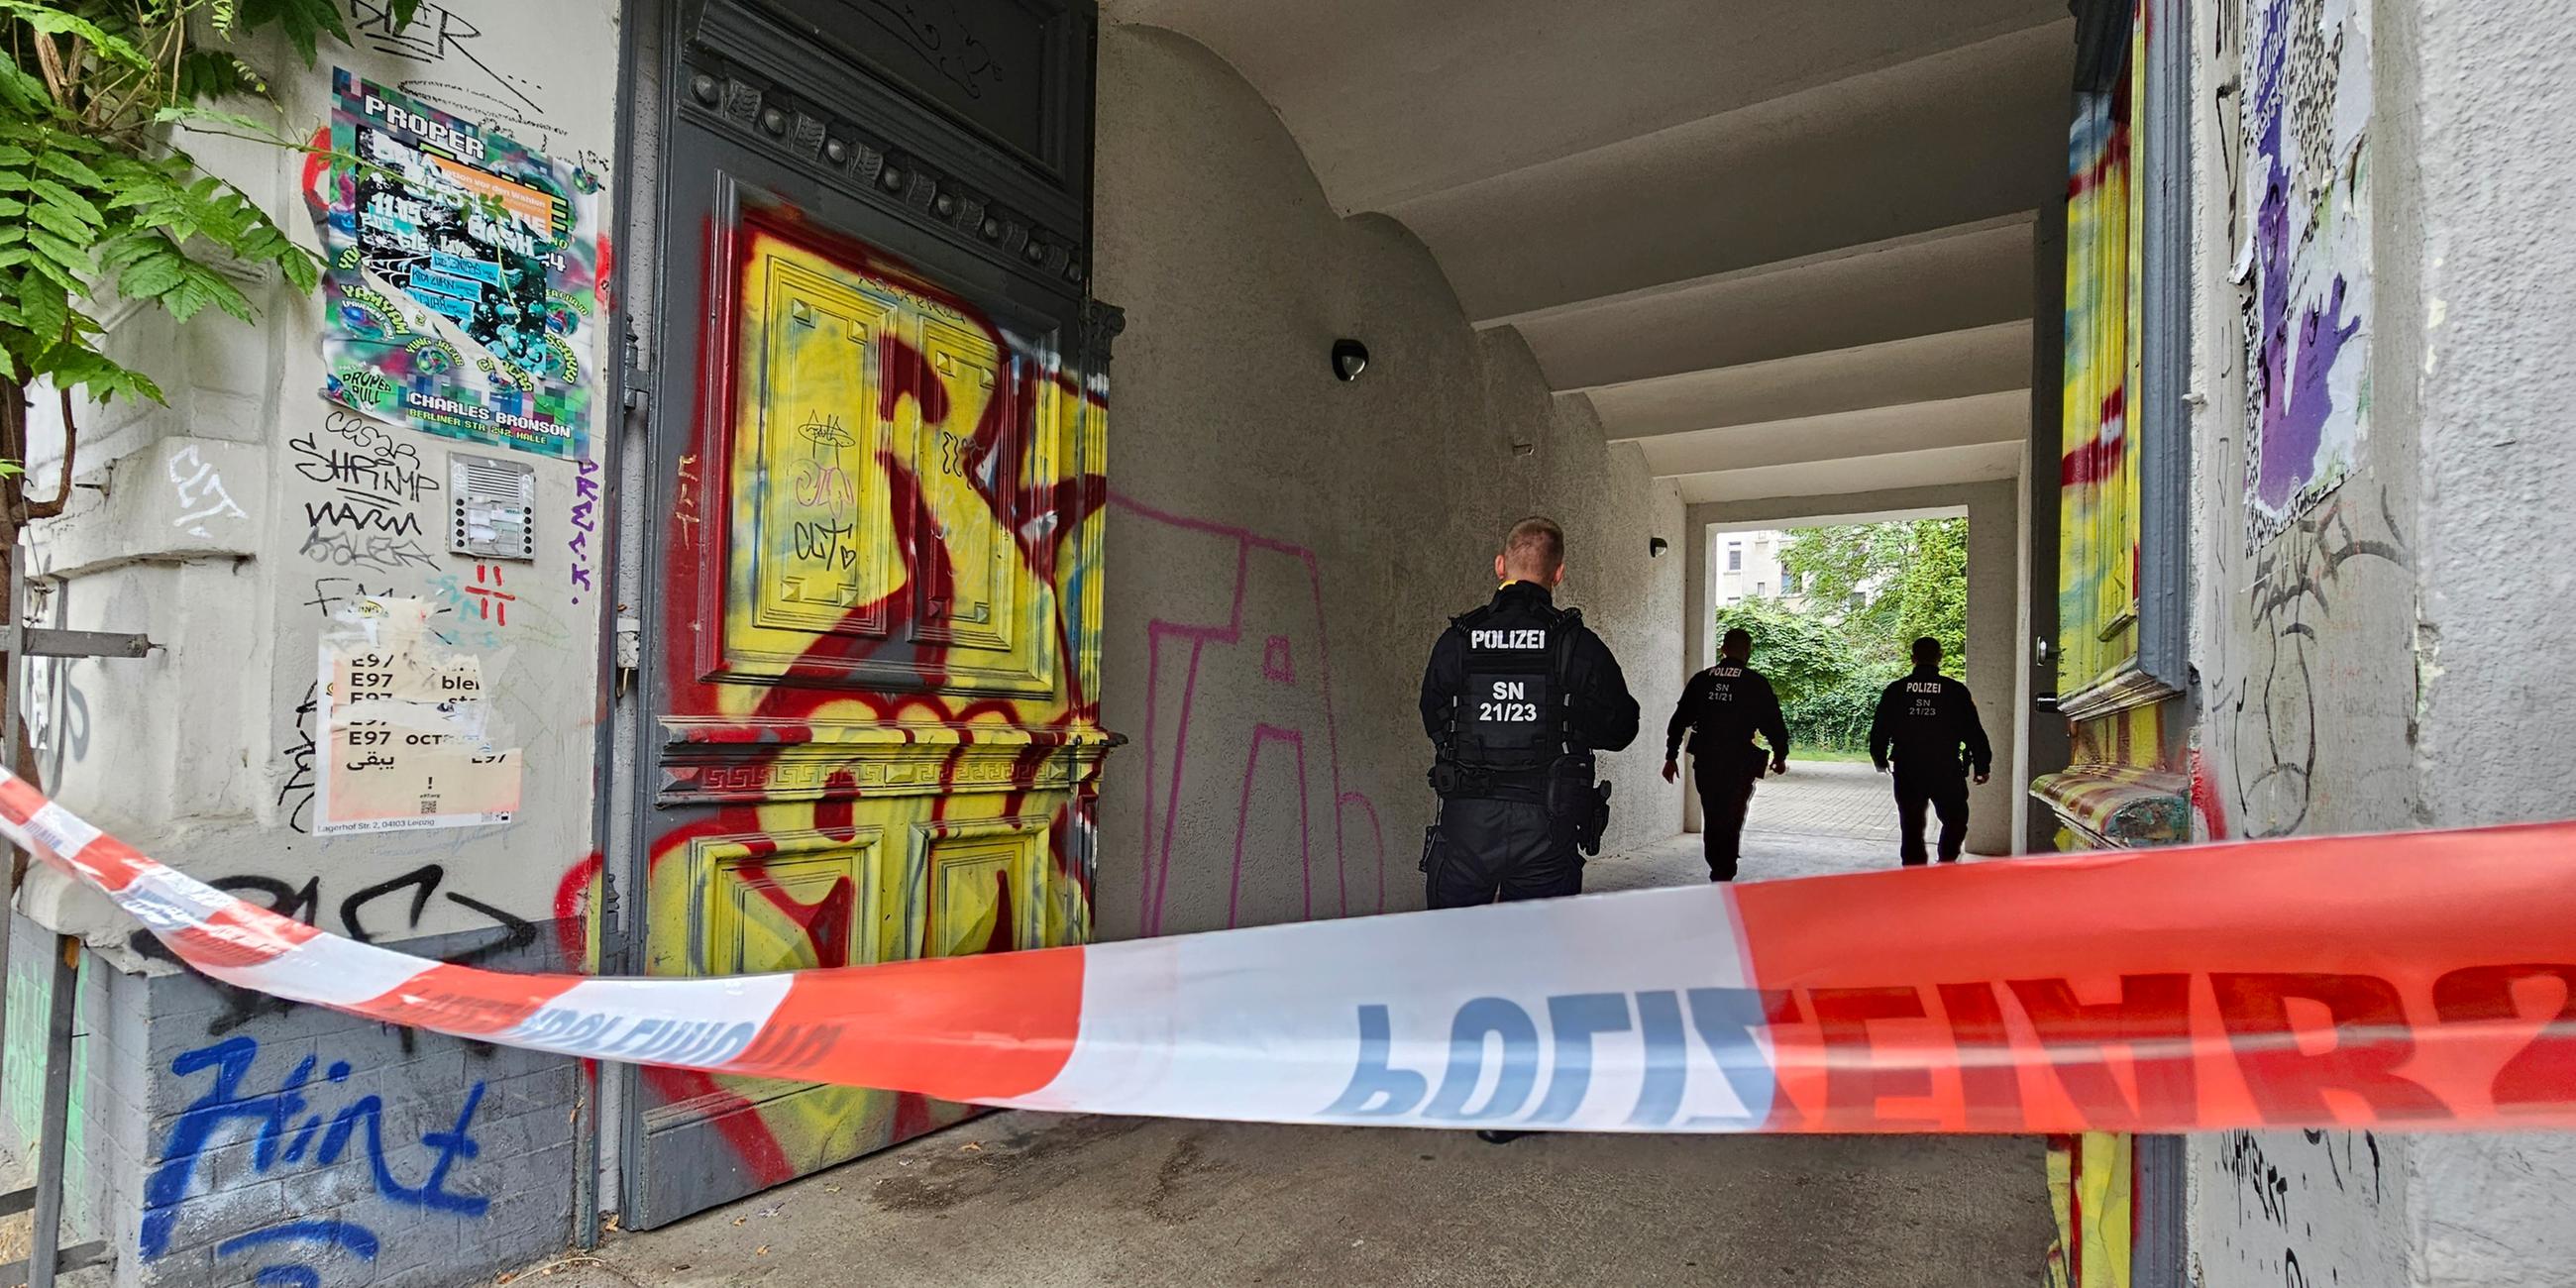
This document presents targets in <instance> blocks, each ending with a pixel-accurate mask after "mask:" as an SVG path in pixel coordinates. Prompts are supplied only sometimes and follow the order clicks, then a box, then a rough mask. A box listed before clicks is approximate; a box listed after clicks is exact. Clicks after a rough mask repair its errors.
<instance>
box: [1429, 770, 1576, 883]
mask: <svg viewBox="0 0 2576 1288" xmlns="http://www.w3.org/2000/svg"><path fill="white" fill-rule="evenodd" d="M1430 860H1431V863H1430V870H1429V872H1428V874H1427V875H1428V877H1429V887H1428V889H1427V891H1426V897H1425V901H1426V902H1427V903H1428V904H1429V905H1430V906H1431V907H1434V908H1466V907H1472V906H1474V905H1476V904H1480V903H1494V902H1497V901H1500V902H1503V903H1512V902H1515V901H1517V900H1521V899H1554V898H1557V897H1558V896H1560V895H1569V894H1581V893H1583V853H1582V851H1580V850H1578V849H1576V848H1575V845H1574V820H1573V819H1571V818H1568V819H1563V820H1559V819H1555V818H1552V817H1550V816H1549V814H1548V812H1547V807H1546V806H1544V805H1541V804H1539V803H1537V802H1535V801H1517V800H1481V799H1470V798H1464V797H1461V798H1454V799H1450V800H1445V801H1442V802H1441V804H1440V834H1439V836H1438V838H1437V839H1436V840H1435V841H1434V842H1433V844H1432V848H1431V855H1430Z"/></svg>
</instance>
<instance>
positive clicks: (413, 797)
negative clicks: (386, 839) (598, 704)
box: [313, 598, 521, 836]
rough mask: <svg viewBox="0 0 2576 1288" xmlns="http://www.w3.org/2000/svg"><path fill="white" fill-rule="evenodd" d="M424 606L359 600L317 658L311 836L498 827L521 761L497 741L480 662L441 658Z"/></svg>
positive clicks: (515, 790)
mask: <svg viewBox="0 0 2576 1288" xmlns="http://www.w3.org/2000/svg"><path fill="white" fill-rule="evenodd" d="M428 622H429V605H428V604H427V603H426V602H424V601H422V600H417V599H373V598H369V599H361V600H359V601H357V606H356V608H355V609H354V610H353V612H352V613H351V615H350V616H349V617H348V618H347V619H346V629H343V630H337V631H333V632H330V633H328V634H326V635H324V637H323V639H322V649H321V707H320V715H321V725H322V729H323V731H324V735H325V736H324V739H323V746H322V754H323V757H324V759H325V764H324V765H323V769H322V773H321V774H320V775H318V776H317V778H316V782H315V789H314V793H313V814H314V825H313V830H314V832H315V833H316V834H317V835H323V836H329V835H333V834H339V833H350V832H393V831H407V830H411V829H415V828H425V827H474V826H480V825H484V824H491V823H507V822H509V821H510V819H511V816H512V815H514V814H515V813H517V812H518V808H519V781H520V761H521V756H520V752H519V749H518V748H515V747H506V748H505V747H502V746H500V745H499V744H498V741H497V739H496V736H495V732H494V730H493V729H492V727H491V723H492V722H491V715H490V706H489V704H488V703H487V702H486V701H485V694H484V688H483V663H482V659H480V658H477V657H474V656H471V655H469V654H461V653H450V652H447V651H445V650H443V649H441V648H440V647H439V646H438V645H437V643H436V642H435V641H434V640H432V639H431V638H430V636H429V631H428Z"/></svg>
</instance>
